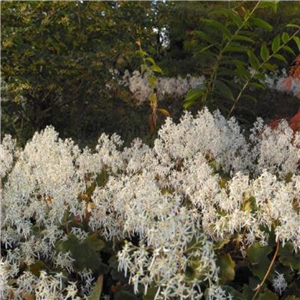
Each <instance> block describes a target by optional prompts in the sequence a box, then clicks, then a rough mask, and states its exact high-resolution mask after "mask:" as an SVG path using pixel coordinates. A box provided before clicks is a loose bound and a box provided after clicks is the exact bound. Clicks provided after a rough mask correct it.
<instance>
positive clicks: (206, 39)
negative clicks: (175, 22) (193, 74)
mask: <svg viewBox="0 0 300 300" xmlns="http://www.w3.org/2000/svg"><path fill="white" fill-rule="evenodd" d="M241 7H242V9H243V13H240V12H239V9H241ZM270 7H271V8H272V9H274V10H276V7H277V3H276V2H270V3H268V4H267V5H266V4H264V2H262V1H258V2H256V3H255V5H253V6H252V7H250V8H249V9H248V8H247V7H246V6H245V7H244V6H238V7H237V8H221V9H218V10H215V11H212V12H211V13H210V14H209V19H207V18H202V19H201V21H202V24H203V26H202V28H203V29H202V30H195V31H194V32H193V36H194V40H195V46H194V55H195V56H197V57H205V59H206V61H207V64H206V66H204V70H205V73H206V78H207V79H206V82H205V84H204V85H203V86H201V87H198V88H197V89H195V90H192V91H190V92H189V93H188V94H187V97H186V100H185V103H184V107H185V108H189V107H190V106H191V105H193V104H194V103H195V102H196V101H197V100H200V101H201V103H202V105H203V106H208V107H210V108H213V109H215V108H219V109H221V110H222V111H223V112H225V113H227V114H228V117H229V116H231V114H232V113H233V111H234V110H235V108H236V105H237V103H238V102H239V100H240V99H242V98H245V99H248V100H252V101H256V99H255V98H253V96H252V94H253V91H252V90H253V89H257V88H259V89H264V74H265V73H266V72H267V71H270V70H271V71H274V70H276V69H277V68H278V65H279V64H280V63H281V62H283V63H285V64H287V63H288V62H287V60H286V58H285V56H284V55H283V54H284V53H285V52H284V51H288V52H290V53H294V52H295V51H294V50H293V49H292V48H291V46H292V42H293V41H294V42H296V43H297V42H298V35H299V32H300V30H299V28H298V27H299V26H298V25H294V24H289V25H288V26H289V27H290V28H293V32H292V34H289V33H287V32H283V33H282V34H281V35H280V34H278V35H276V36H275V37H274V38H273V39H272V40H271V43H270V42H264V43H262V45H261V46H260V47H257V41H256V38H255V36H254V35H253V30H255V29H258V28H259V29H262V30H266V31H271V30H272V29H273V27H272V25H271V24H269V23H268V22H266V21H265V20H263V19H262V18H259V17H258V16H257V12H259V10H261V9H266V8H270ZM249 28H251V31H250V30H249ZM258 45H259V44H258ZM258 53H259V55H258ZM249 67H250V68H252V71H251V72H250V70H249ZM222 99H225V100H224V101H223V102H222Z"/></svg>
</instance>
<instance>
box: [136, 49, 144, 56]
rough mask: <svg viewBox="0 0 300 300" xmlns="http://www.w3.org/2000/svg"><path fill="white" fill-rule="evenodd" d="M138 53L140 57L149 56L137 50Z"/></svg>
mask: <svg viewBox="0 0 300 300" xmlns="http://www.w3.org/2000/svg"><path fill="white" fill-rule="evenodd" d="M136 53H137V54H138V55H139V56H140V57H145V56H146V55H147V53H146V52H145V51H143V50H137V51H136Z"/></svg>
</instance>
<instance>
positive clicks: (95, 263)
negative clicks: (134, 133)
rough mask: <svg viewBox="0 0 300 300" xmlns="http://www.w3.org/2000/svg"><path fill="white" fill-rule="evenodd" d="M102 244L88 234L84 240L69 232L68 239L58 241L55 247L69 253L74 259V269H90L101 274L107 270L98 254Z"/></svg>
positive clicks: (102, 246) (103, 244)
mask: <svg viewBox="0 0 300 300" xmlns="http://www.w3.org/2000/svg"><path fill="white" fill-rule="evenodd" d="M104 246H105V243H104V242H103V241H102V240H100V239H97V238H96V237H95V236H88V237H87V238H86V239H85V240H84V241H80V240H78V239H77V238H76V237H75V236H74V235H73V234H69V238H68V240H66V241H61V242H59V243H58V244H57V245H56V249H57V251H59V252H64V253H67V252H70V253H71V257H72V258H73V259H74V260H75V261H74V270H75V271H82V270H84V269H91V270H93V271H94V272H97V273H100V274H101V273H105V272H106V271H107V266H106V265H105V264H103V263H102V261H101V257H100V255H99V254H98V252H99V251H100V250H101V249H103V248H104Z"/></svg>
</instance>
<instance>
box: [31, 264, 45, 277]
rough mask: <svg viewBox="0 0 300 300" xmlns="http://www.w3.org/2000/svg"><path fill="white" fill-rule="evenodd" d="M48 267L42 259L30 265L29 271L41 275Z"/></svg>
mask: <svg viewBox="0 0 300 300" xmlns="http://www.w3.org/2000/svg"><path fill="white" fill-rule="evenodd" d="M46 269H47V265H46V264H45V263H44V262H43V261H41V260H39V261H37V262H36V263H34V264H32V265H30V266H29V271H30V272H31V273H32V274H33V275H35V276H40V274H41V271H42V270H46Z"/></svg>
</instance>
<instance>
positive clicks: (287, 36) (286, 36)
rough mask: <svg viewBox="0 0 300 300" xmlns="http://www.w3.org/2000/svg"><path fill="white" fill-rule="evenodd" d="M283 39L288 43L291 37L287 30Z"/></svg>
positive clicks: (282, 36)
mask: <svg viewBox="0 0 300 300" xmlns="http://www.w3.org/2000/svg"><path fill="white" fill-rule="evenodd" d="M281 39H282V41H283V42H284V43H287V42H288V41H289V39H290V36H289V34H288V33H287V32H284V33H283V34H282V35H281Z"/></svg>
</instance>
